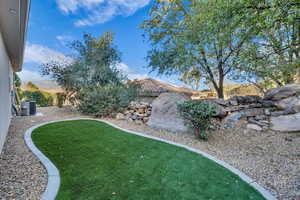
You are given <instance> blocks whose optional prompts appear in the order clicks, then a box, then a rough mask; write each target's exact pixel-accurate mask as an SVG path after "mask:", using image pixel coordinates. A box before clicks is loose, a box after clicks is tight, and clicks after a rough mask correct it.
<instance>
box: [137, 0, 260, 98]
mask: <svg viewBox="0 0 300 200" xmlns="http://www.w3.org/2000/svg"><path fill="white" fill-rule="evenodd" d="M233 2H234V1H233ZM235 2H236V3H237V1H235ZM220 10H222V11H224V12H220ZM242 17H243V18H247V20H246V22H247V23H248V24H247V25H246V24H245V25H243V26H239V23H240V21H241V20H242V19H241V13H240V11H239V10H235V9H232V6H231V5H230V4H229V3H228V1H226V0H223V1H205V0H201V1H196V0H186V1H183V0H157V1H155V3H154V6H153V7H152V9H151V12H150V19H147V20H145V21H144V23H143V24H142V27H143V28H144V30H145V32H146V34H147V36H148V38H149V40H150V41H151V44H152V49H151V50H150V51H149V52H148V56H147V58H148V60H149V61H150V62H149V67H150V68H152V70H154V71H156V70H157V71H158V73H159V74H167V75H168V74H173V73H178V74H179V75H184V74H187V73H189V72H192V71H195V70H196V71H198V73H199V74H201V75H202V76H201V78H204V79H205V80H206V81H208V82H211V83H212V85H213V86H214V88H215V90H216V92H217V94H218V97H219V98H224V91H223V85H224V79H225V78H226V76H228V75H229V74H230V73H233V72H234V69H235V68H236V67H237V66H238V65H239V61H240V60H239V59H238V58H239V55H240V53H241V50H242V48H243V45H244V44H245V42H246V41H247V40H249V39H250V37H251V36H252V35H253V32H255V30H254V29H253V28H251V23H252V20H251V18H252V16H248V15H244V16H242Z"/></svg>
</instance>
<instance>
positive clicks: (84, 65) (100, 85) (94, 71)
mask: <svg viewBox="0 0 300 200" xmlns="http://www.w3.org/2000/svg"><path fill="white" fill-rule="evenodd" d="M70 47H71V48H72V49H73V50H74V51H75V54H74V56H73V60H72V62H62V63H57V62H50V63H47V64H44V65H43V66H42V75H49V76H50V77H51V78H52V79H53V80H55V81H56V82H57V83H58V84H59V85H60V86H61V87H62V88H64V90H65V91H66V98H67V100H69V101H71V103H73V104H74V105H76V106H77V108H78V109H79V110H81V111H82V112H84V113H88V114H93V115H96V116H101V117H102V116H107V115H111V114H113V113H114V112H117V111H118V110H119V109H120V108H121V107H126V106H127V105H128V104H129V101H131V100H133V99H134V98H135V95H134V94H132V95H131V96H130V95H125V97H127V98H125V97H124V94H126V93H127V92H128V91H132V88H133V86H132V85H124V84H123V83H124V81H127V77H126V76H125V75H124V74H123V73H122V72H121V71H120V70H118V69H117V68H116V64H118V63H119V62H121V57H120V53H119V51H118V50H117V48H116V47H115V46H114V44H113V34H112V33H110V32H107V33H105V34H103V35H102V36H100V37H99V38H95V37H93V36H92V35H90V34H85V35H84V36H83V41H74V42H72V43H71V44H70ZM131 86H132V87H131ZM133 91H135V90H133Z"/></svg>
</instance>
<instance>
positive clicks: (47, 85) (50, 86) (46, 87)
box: [21, 80, 63, 93]
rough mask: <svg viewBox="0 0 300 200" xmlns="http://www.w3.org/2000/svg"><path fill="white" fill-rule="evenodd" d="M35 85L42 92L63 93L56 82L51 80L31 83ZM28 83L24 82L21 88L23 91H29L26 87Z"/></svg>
mask: <svg viewBox="0 0 300 200" xmlns="http://www.w3.org/2000/svg"><path fill="white" fill-rule="evenodd" d="M31 82H32V83H33V84H34V85H36V86H37V87H38V88H39V89H40V90H41V91H45V92H49V93H58V92H63V89H62V88H61V87H60V86H59V85H58V84H57V83H56V82H55V81H51V80H41V81H31ZM26 84H27V82H22V85H21V88H22V89H23V90H26V89H28V88H27V87H26Z"/></svg>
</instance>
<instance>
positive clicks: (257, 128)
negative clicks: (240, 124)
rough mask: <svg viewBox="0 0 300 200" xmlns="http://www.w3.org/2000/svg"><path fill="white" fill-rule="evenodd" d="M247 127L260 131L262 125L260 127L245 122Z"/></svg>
mask: <svg viewBox="0 0 300 200" xmlns="http://www.w3.org/2000/svg"><path fill="white" fill-rule="evenodd" d="M247 129H253V130H256V131H261V130H262V127H260V126H259V125H257V124H247Z"/></svg>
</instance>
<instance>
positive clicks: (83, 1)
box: [56, 0, 150, 26]
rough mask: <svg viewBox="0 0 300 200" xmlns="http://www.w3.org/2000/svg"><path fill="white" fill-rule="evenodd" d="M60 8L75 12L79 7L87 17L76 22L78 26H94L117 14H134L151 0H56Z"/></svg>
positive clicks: (66, 12)
mask: <svg viewBox="0 0 300 200" xmlns="http://www.w3.org/2000/svg"><path fill="white" fill-rule="evenodd" d="M56 3H57V4H58V7H59V9H60V10H61V11H62V12H63V13H65V14H75V13H76V12H77V11H78V10H79V9H81V10H83V11H85V14H84V15H86V17H84V18H82V19H79V20H77V21H76V22H75V25H76V26H92V25H94V24H102V23H105V22H107V21H109V20H111V19H112V18H114V17H116V16H130V15H133V14H134V13H135V12H136V11H137V10H139V9H140V8H143V7H145V6H146V5H148V4H149V3H150V0H56Z"/></svg>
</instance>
